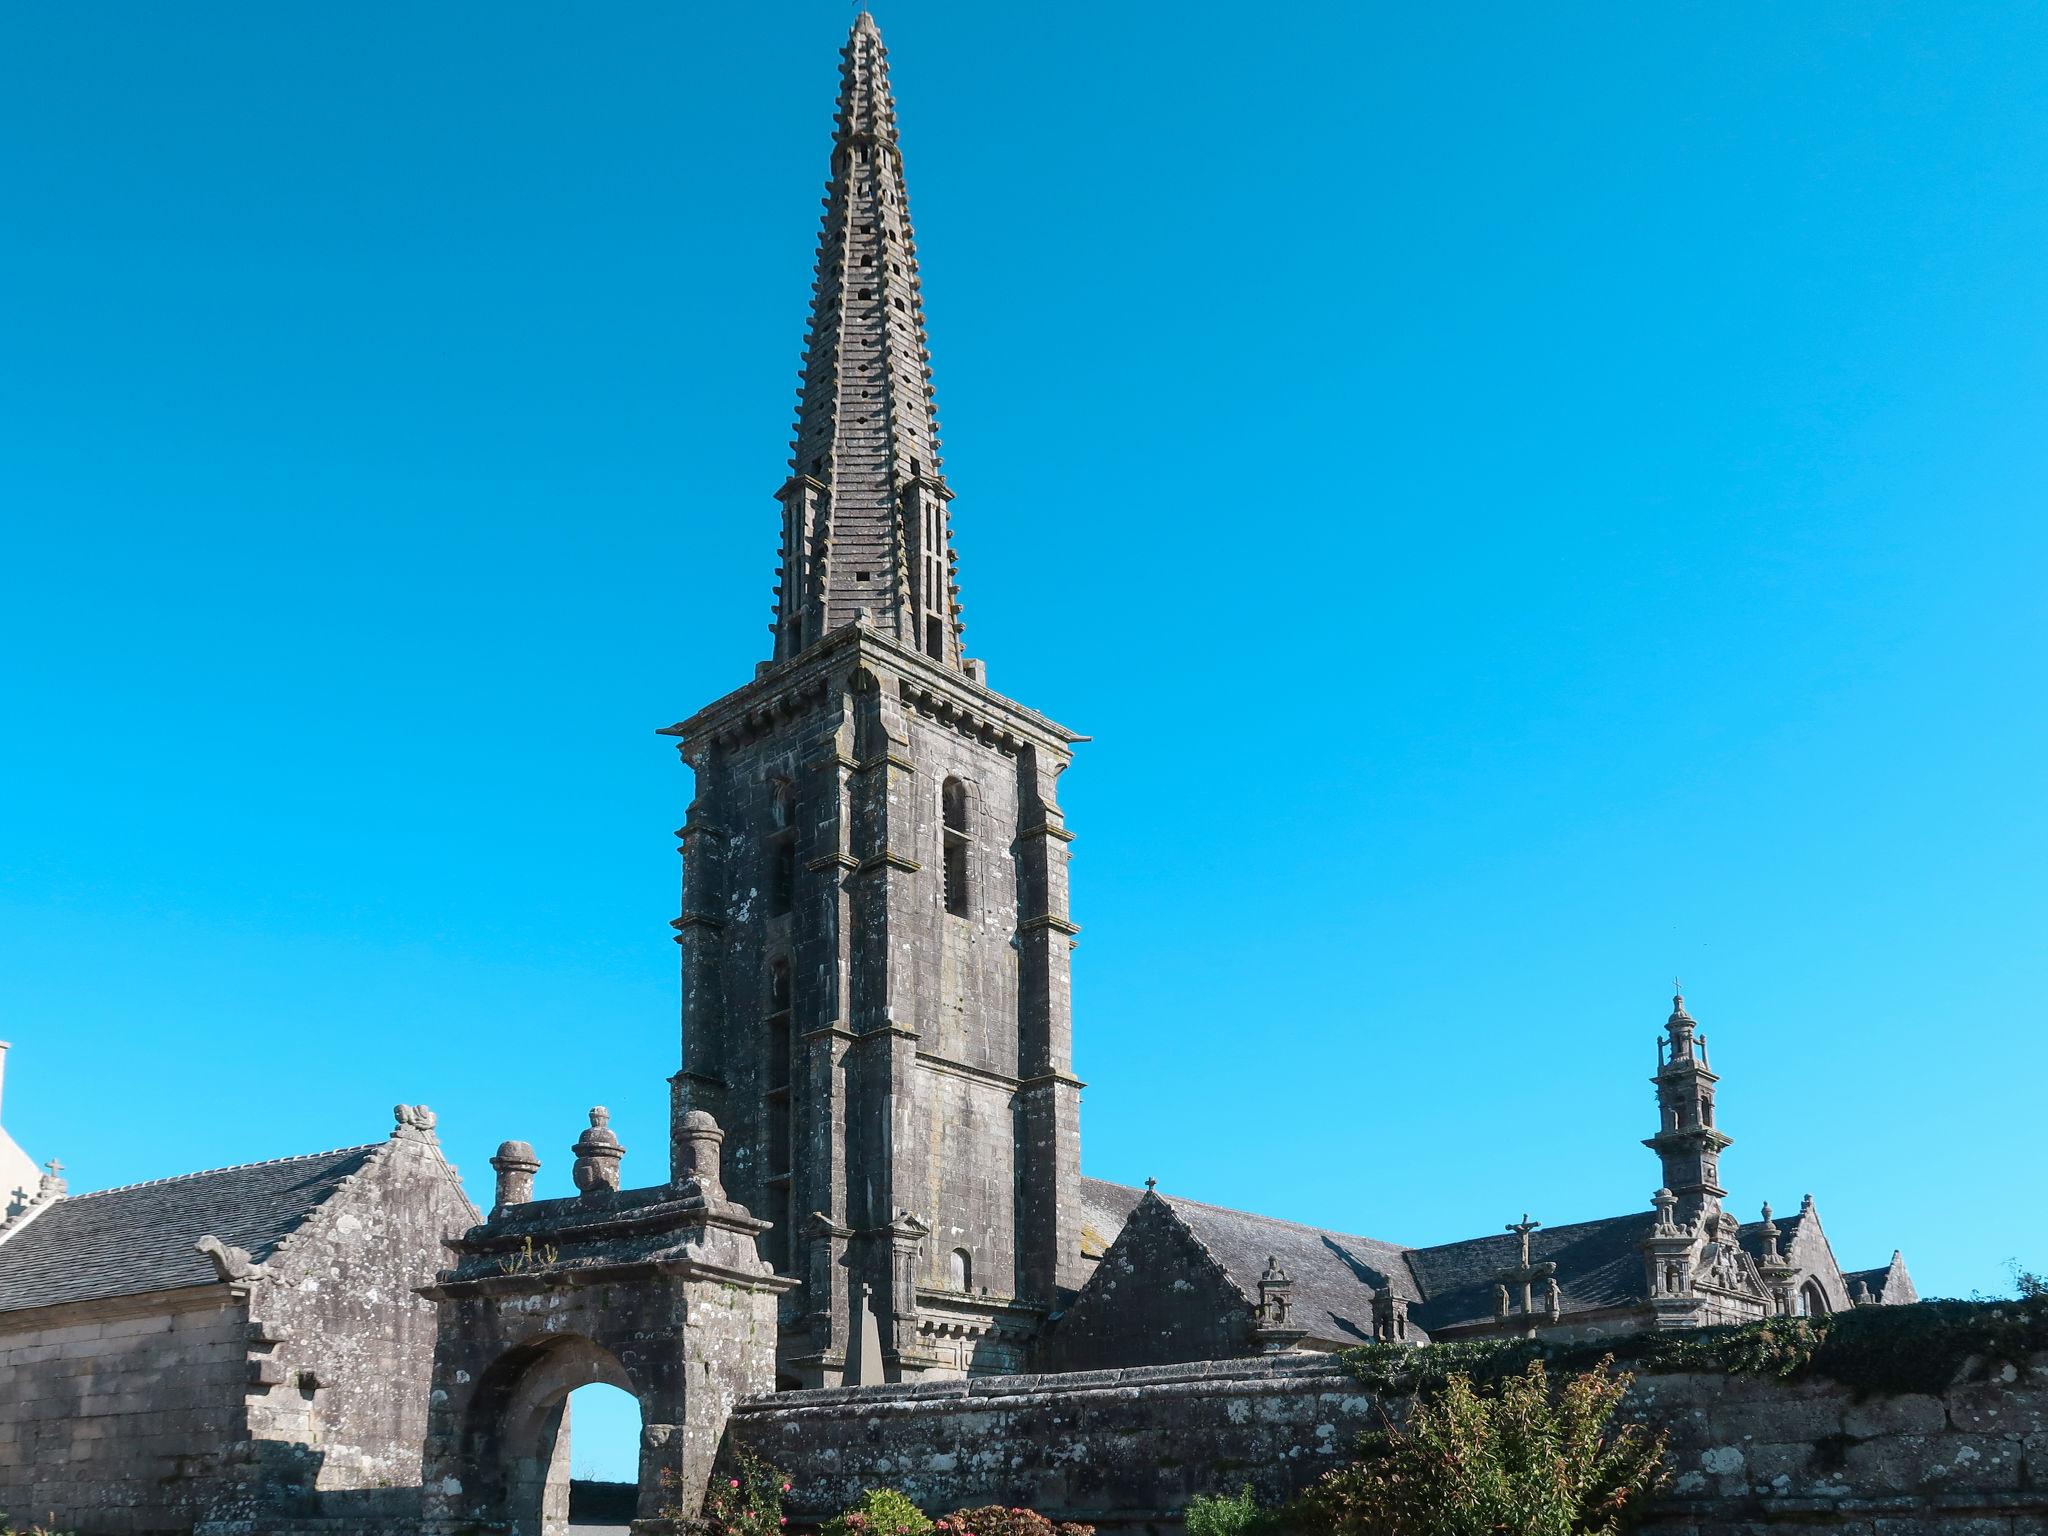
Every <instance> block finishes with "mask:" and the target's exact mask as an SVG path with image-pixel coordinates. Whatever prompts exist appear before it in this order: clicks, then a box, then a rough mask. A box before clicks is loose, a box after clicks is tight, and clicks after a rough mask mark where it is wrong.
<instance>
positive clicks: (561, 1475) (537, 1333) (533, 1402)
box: [421, 1111, 796, 1536]
mask: <svg viewBox="0 0 2048 1536" xmlns="http://www.w3.org/2000/svg"><path fill="white" fill-rule="evenodd" d="M606 1119H607V1117H605V1116H604V1114H603V1112H602V1111H594V1112H593V1114H592V1127H593V1129H592V1130H591V1131H587V1132H585V1134H584V1135H583V1137H582V1138H581V1139H580V1140H579V1141H578V1143H577V1145H576V1148H575V1150H576V1153H577V1156H578V1169H577V1180H576V1182H577V1185H578V1187H579V1188H580V1189H581V1190H582V1191H583V1192H582V1193H581V1194H580V1195H577V1196H576V1197H574V1198H572V1199H566V1200H539V1201H535V1200H526V1201H523V1202H522V1201H519V1200H517V1199H516V1198H508V1196H518V1195H520V1194H523V1193H526V1192H527V1190H528V1189H530V1180H531V1176H532V1169H531V1166H529V1165H535V1164H537V1160H536V1159H535V1158H534V1157H533V1155H532V1151H531V1149H530V1148H528V1147H526V1146H525V1145H524V1144H523V1143H508V1144H507V1147H506V1148H504V1149H501V1154H500V1159H499V1160H494V1161H502V1163H503V1165H504V1166H502V1167H501V1168H500V1175H501V1183H500V1189H499V1200H498V1204H497V1206H496V1207H495V1208H494V1209H493V1211H492V1213H491V1219H490V1220H489V1221H487V1222H485V1223H484V1224H483V1225H481V1226H478V1227H472V1228H471V1229H470V1230H469V1231H468V1232H467V1233H465V1234H464V1235H463V1236H462V1237H461V1238H459V1239H457V1240H456V1241H455V1242H453V1243H452V1244H451V1245H450V1246H451V1248H452V1249H453V1251H454V1253H455V1255H456V1264H455V1267H454V1268H452V1269H448V1270H444V1271H442V1273H441V1275H440V1276H439V1278H438V1279H437V1280H436V1281H435V1283H434V1284H433V1285H431V1286H428V1287H425V1288H424V1289H423V1291H422V1293H421V1294H423V1295H425V1296H427V1297H428V1298H430V1299H431V1300H432V1301H434V1302H435V1303H436V1304H437V1306H438V1309H439V1315H438V1336H437V1341H436V1347H435V1355H434V1385H433V1395H432V1398H431V1401H430V1405H429V1416H428V1427H427V1448H426V1465H425V1469H424V1479H423V1480H424V1483H425V1490H424V1511H423V1512H424V1522H423V1527H422V1529H423V1531H424V1532H425V1536H456V1533H458V1532H463V1531H469V1530H473V1529H478V1528H481V1529H487V1530H494V1531H502V1532H505V1533H507V1536H558V1533H560V1532H561V1531H562V1530H563V1529H564V1528H565V1526H566V1523H567V1517H568V1509H567V1481H566V1467H565V1466H564V1465H563V1464H562V1458H560V1457H559V1456H558V1455H557V1451H558V1449H559V1447H558V1441H559V1439H560V1430H561V1426H562V1422H563V1411H564V1407H565V1404H566V1400H567V1398H568V1395H569V1393H571V1392H573V1391H574V1390H575V1389H576V1388H578V1387H582V1386H587V1385H589V1384H590V1383H592V1382H603V1383H605V1384H607V1385H610V1386H615V1387H619V1388H621V1389H622V1390H624V1391H626V1392H629V1393H631V1394H632V1395H633V1396H634V1397H635V1398H636V1399H637V1400H638V1401H639V1404H640V1414H641V1438H640V1500H639V1508H638V1518H637V1519H636V1521H635V1524H634V1529H635V1530H636V1531H645V1532H659V1531H664V1530H667V1529H668V1528H669V1527H668V1525H667V1524H666V1517H669V1516H672V1515H679V1516H690V1515H694V1514H696V1513H697V1511H698V1508H699V1507H700V1506H701V1504H702V1502H703V1498H704V1489H705V1485H706V1483H707V1481H708V1480H709V1478H710V1475H711V1465H712V1462H713V1461H714V1460H715V1459H716V1457H717V1454H718V1447H719V1443H720V1441H721V1439H722V1438H723V1435H724V1432H725V1420H726V1416H727V1414H728V1413H730V1412H731V1410H732V1406H733V1404H734V1403H735V1402H737V1401H738V1400H739V1399H741V1398H743V1397H751V1396H756V1395H760V1394H765V1393H769V1392H772V1391H773V1390H774V1388H775V1344H776V1308H777V1304H778V1301H779V1299H780V1297H781V1294H782V1293H783V1292H784V1291H787V1290H789V1289H790V1288H791V1287H792V1286H793V1285H794V1284H795V1283H796V1282H794V1281H791V1280H786V1279H781V1278H779V1277H777V1276H776V1275H775V1274H774V1272H773V1271H772V1270H771V1269H770V1267H769V1266H768V1264H767V1263H765V1262H764V1261H763V1260H762V1259H761V1257H760V1255H759V1253H758V1252H757V1251H756V1239H757V1238H758V1237H759V1236H760V1234H761V1233H763V1232H764V1231H766V1230H767V1225H768V1224H767V1223H766V1222H761V1221H756V1220H755V1219H754V1218H753V1217H752V1216H750V1215H749V1214H748V1213H747V1211H746V1209H745V1208H744V1207H742V1206H739V1205H737V1204H735V1203H734V1202H732V1201H731V1200H729V1199H727V1198H726V1195H725V1191H724V1188H723V1187H722V1185H721V1184H720V1181H719V1169H718V1158H719V1145H720V1142H721V1141H722V1140H723V1137H722V1135H721V1133H720V1131H719V1129H718V1126H717V1123H716V1122H715V1121H714V1120H713V1119H712V1118H711V1116H710V1115H708V1114H705V1113H703V1112H701V1111H696V1112H693V1113H691V1114H690V1115H688V1116H686V1117H685V1123H684V1124H683V1126H682V1127H681V1128H680V1132H681V1134H680V1136H679V1138H678V1139H679V1142H680V1147H681V1153H682V1155H681V1156H680V1157H679V1159H678V1162H677V1168H676V1178H675V1180H674V1181H673V1182H671V1183H669V1184H664V1185H660V1186H657V1187H654V1188H651V1189H619V1188H617V1187H616V1183H617V1169H618V1163H619V1160H620V1159H621V1158H622V1157H623V1156H624V1155H625V1148H624V1147H622V1146H620V1145H619V1144H618V1139H617V1138H616V1137H615V1136H613V1135H612V1134H611V1133H610V1131H609V1129H608V1127H607V1125H606Z"/></svg>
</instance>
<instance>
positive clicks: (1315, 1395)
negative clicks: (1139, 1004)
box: [730, 1356, 2048, 1536]
mask: <svg viewBox="0 0 2048 1536" xmlns="http://www.w3.org/2000/svg"><path fill="white" fill-rule="evenodd" d="M1400 1406H1401V1404H1400V1402H1399V1400H1392V1401H1389V1402H1388V1403H1387V1408H1388V1409H1389V1411H1391V1412H1395V1413H1398V1412H1399V1410H1400ZM1624 1412H1625V1413H1626V1414H1627V1415H1629V1416H1630V1417H1632V1418H1636V1419H1638V1420H1640V1421H1643V1422H1647V1423H1652V1424H1656V1425H1658V1426H1661V1427H1663V1428H1666V1429H1668V1430H1669V1431H1670V1434H1671V1465H1672V1469H1673V1474H1674V1476H1673V1482H1672V1486H1671V1489H1670V1491H1669V1493H1668V1495H1667V1497H1666V1498H1665V1499H1664V1500H1663V1501H1662V1502H1661V1503H1660V1505H1659V1506H1658V1508H1657V1509H1656V1510H1655V1512H1654V1513H1653V1515H1652V1518H1651V1520H1650V1522H1649V1526H1648V1528H1649V1529H1650V1530H1652V1531H1655V1532H1659V1533H1663V1536H1746V1533H1750V1532H1752V1531H1758V1530H1762V1529H1765V1528H1772V1529H1777V1530H1781V1531H1784V1532H1786V1533H1787V1536H1790V1533H1791V1532H1793V1531H1799V1532H1802V1533H1803V1532H1807V1531H1820V1530H1825V1531H1829V1532H1839V1533H1842V1536H2048V1357H2043V1358H2042V1359H2040V1360H2037V1361H2036V1362H2035V1363H2034V1365H2033V1367H2032V1368H2031V1369H2029V1370H2025V1371H2021V1370H2017V1369H2008V1370H2007V1371H2005V1372H2004V1374H2003V1375H2002V1376H2001V1377H2000V1379H1996V1380H1992V1381H1987V1382H1970V1383H1965V1384H1962V1385H1958V1386H1956V1387H1953V1388H1951V1389H1950V1390H1949V1391H1948V1392H1947V1393H1945V1394H1943V1395H1941V1396H1939V1397H1935V1396H1918V1395H1906V1396H1894V1397H1878V1398H1871V1399H1868V1400H1863V1401H1859V1400H1858V1399H1857V1398H1856V1396H1855V1395H1854V1394H1853V1393H1851V1392H1850V1391H1849V1390H1848V1389H1847V1388H1844V1387H1840V1386H1837V1385H1834V1384H1832V1383H1828V1382H1801V1383H1786V1382H1782V1381H1777V1380H1775V1379H1771V1378H1765V1377H1750V1376H1722V1375H1669V1376H1644V1377H1641V1378H1639V1379H1638V1380H1637V1383H1636V1385H1635V1388H1634V1389H1633V1391H1632V1392H1631V1394H1630V1397H1629V1399H1628V1402H1627V1404H1626V1406H1625V1408H1624ZM1377 1422H1379V1403H1378V1400H1377V1399H1376V1398H1375V1397H1374V1395H1373V1394H1372V1393H1371V1392H1369V1391H1367V1390H1366V1389H1364V1388H1363V1387H1361V1385H1360V1384H1359V1383H1358V1382H1357V1381H1356V1380H1355V1379H1353V1378H1352V1376H1351V1375H1350V1374H1349V1372H1347V1371H1346V1370H1345V1369H1344V1368H1343V1367H1342V1366H1341V1365H1340V1364H1338V1363H1336V1362H1334V1361H1331V1360H1327V1359H1323V1358H1318V1357H1301V1356H1289V1357H1281V1358H1277V1359H1265V1360H1245V1361H1220V1362H1211V1363H1207V1364H1199V1365H1181V1366H1156V1367H1147V1368H1143V1369H1134V1370H1126V1371H1088V1372H1077V1373H1073V1374H1070V1375H1059V1376H1005V1377H989V1378H984V1379H981V1380H973V1381H954V1382H944V1383H935V1384H931V1385H916V1386H902V1387H870V1388H864V1389H863V1388H842V1389H837V1390H829V1391H816V1392H787V1393H781V1394H778V1395H776V1396H774V1397H770V1398H756V1399H753V1400H750V1401H748V1402H745V1403H742V1404H740V1406H739V1407H738V1409H737V1410H736V1411H735V1413H734V1415H733V1418H732V1421H731V1426H730V1428H731V1433H732V1435H733V1437H734V1439H735V1440H736V1441H737V1442H738V1443H739V1444H742V1445H745V1446H747V1447H749V1448H750V1449H752V1450H754V1451H756V1452H758V1453H759V1454H761V1455H763V1456H765V1457H767V1458H768V1459H769V1460H771V1461H773V1462H774V1463H775V1464H776V1465H777V1466H779V1467H781V1468H783V1470H784V1471H786V1472H788V1473H789V1474H790V1476H791V1480H792V1482H793V1483H794V1488H793V1490H792V1492H791V1495H790V1499H789V1508H790V1513H791V1516H792V1519H793V1522H812V1521H817V1520H821V1519H823V1518H825V1517H827V1516H829V1515H831V1514H833V1513H835V1512H837V1511H838V1510H841V1509H844V1508H845V1507H846V1506H847V1505H849V1504H851V1503H852V1502H853V1501H854V1500H855V1499H857V1498H858V1497H859V1496H860V1494H861V1492H862V1490H864V1489H867V1488H873V1487H893V1488H900V1489H902V1490H903V1491H904V1492H905V1493H907V1494H908V1495H909V1496H910V1497H911V1498H912V1499H914V1500H916V1501H917V1502H918V1503H919V1504H920V1505H922V1506H923V1507H924V1508H925V1509H927V1510H929V1511H931V1512H933V1513H935V1514H936V1513H942V1512H945V1511H950V1510H953V1509H957V1508H961V1507H964V1506H968V1505H974V1504H986V1503H1003V1504H1027V1505H1030V1506H1032V1507H1034V1508H1037V1509H1039V1510H1041V1511H1043V1512H1044V1513H1046V1514H1048V1515H1052V1516H1055V1517H1056V1518H1060V1519H1069V1520H1084V1521H1088V1522H1089V1523H1091V1524H1095V1525H1098V1526H1100V1527H1102V1528H1103V1529H1104V1530H1105V1531H1149V1532H1161V1533H1166V1532H1173V1531H1177V1530H1178V1529H1179V1520H1178V1515H1179V1512H1180V1511H1181V1510H1182V1509H1184V1508H1185V1507H1186V1505H1187V1502H1188V1500H1189V1499H1191V1498H1192V1497H1193V1496H1194V1495H1195V1494H1197V1493H1208V1492H1218V1491H1231V1490H1235V1489H1236V1488H1239V1487H1241V1486H1242V1485H1244V1484H1245V1483H1250V1484H1251V1485H1252V1487H1253V1488H1254V1489H1255V1490H1256V1491H1257V1493H1258V1494H1259V1495H1260V1497H1261V1499H1263V1500H1266V1501H1278V1500H1280V1499H1283V1498H1285V1497H1287V1496H1289V1495H1291V1494H1294V1493H1296V1492H1299V1491H1300V1490H1301V1489H1302V1488H1304V1487H1306V1486H1307V1485H1308V1484H1309V1483H1311V1482H1313V1481H1314V1480H1315V1479H1316V1478H1317V1477H1319V1476H1321V1475H1322V1473H1323V1472H1325V1471H1327V1470H1328V1469H1329V1468H1331V1467H1333V1466H1336V1465H1338V1464H1339V1463H1340V1462H1341V1461H1342V1460H1343V1458H1344V1456H1345V1455H1346V1454H1347V1453H1348V1451H1349V1450H1350V1447H1351V1445H1352V1442H1353V1441H1354V1440H1355V1439H1356V1437H1357V1435H1358V1434H1359V1432H1360V1431H1361V1430H1364V1429H1366V1428H1369V1427H1371V1426H1372V1425H1373V1424H1376V1423H1377Z"/></svg>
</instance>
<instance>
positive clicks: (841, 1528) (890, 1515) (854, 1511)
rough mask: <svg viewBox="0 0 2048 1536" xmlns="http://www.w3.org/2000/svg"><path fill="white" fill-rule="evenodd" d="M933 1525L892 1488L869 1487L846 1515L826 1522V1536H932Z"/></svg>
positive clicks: (923, 1514)
mask: <svg viewBox="0 0 2048 1536" xmlns="http://www.w3.org/2000/svg"><path fill="white" fill-rule="evenodd" d="M931 1529H932V1523H931V1521H930V1520H929V1519H927V1518H926V1517H925V1512H924V1511H923V1510H921V1509H919V1508H918V1507H917V1506H916V1505H915V1504H913V1503H911V1502H910V1500H909V1499H907V1498H905V1497H904V1496H903V1495H902V1494H900V1493H898V1492H897V1491H896V1490H895V1489H894V1488H870V1489H869V1490H868V1491H867V1492H866V1493H864V1494H862V1495H861V1496H860V1502H859V1503H858V1504H856V1505H854V1506H853V1508H851V1509H849V1510H848V1511H847V1512H846V1513H845V1514H843V1515H838V1516H835V1517H834V1518H833V1519H831V1520H829V1521H827V1522H826V1523H825V1536H931Z"/></svg>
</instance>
